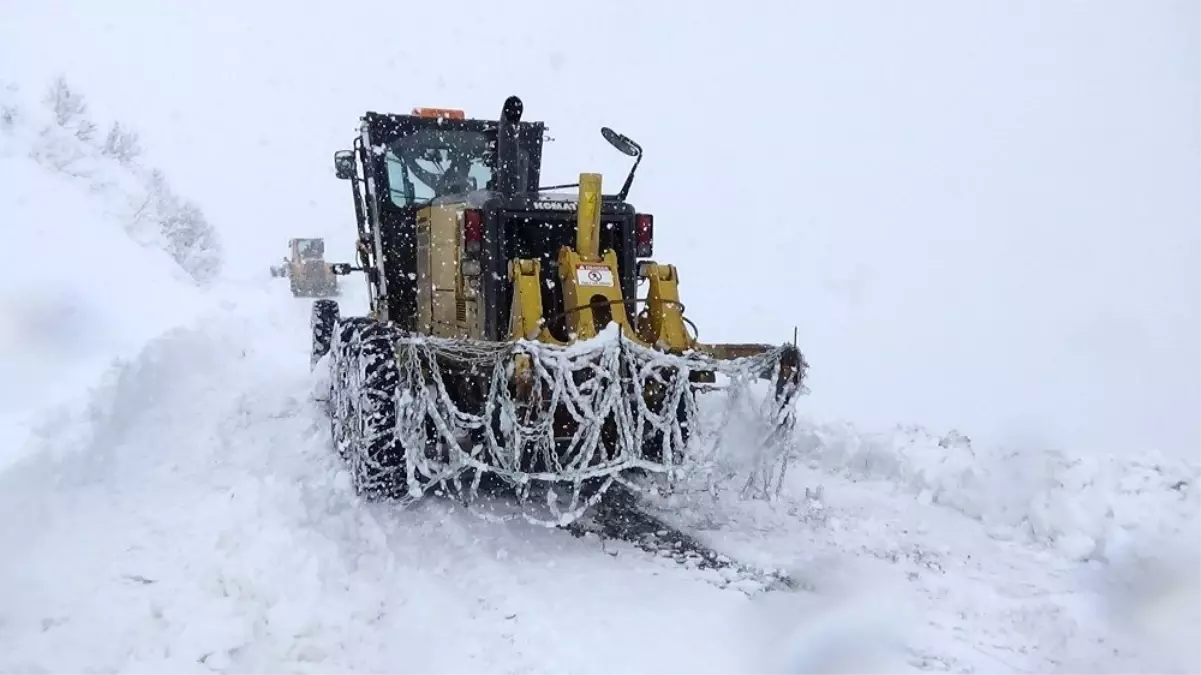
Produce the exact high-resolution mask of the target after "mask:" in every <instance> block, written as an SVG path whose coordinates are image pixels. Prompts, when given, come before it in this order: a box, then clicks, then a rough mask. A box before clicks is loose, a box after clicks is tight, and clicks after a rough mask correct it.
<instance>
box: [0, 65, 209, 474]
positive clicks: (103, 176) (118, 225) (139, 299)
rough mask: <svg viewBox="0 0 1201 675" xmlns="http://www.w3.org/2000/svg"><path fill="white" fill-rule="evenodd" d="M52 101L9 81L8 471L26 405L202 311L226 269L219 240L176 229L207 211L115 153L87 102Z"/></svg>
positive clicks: (56, 394) (5, 125) (5, 117)
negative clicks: (208, 286)
mask: <svg viewBox="0 0 1201 675" xmlns="http://www.w3.org/2000/svg"><path fill="white" fill-rule="evenodd" d="M53 90H54V89H53V87H52V88H50V89H48V93H49V92H51V91H53ZM50 99H51V97H50V96H47V100H46V101H44V102H43V101H41V100H39V98H38V96H37V95H34V94H33V93H31V92H29V91H27V90H23V89H22V88H19V87H17V86H16V85H14V84H11V83H8V84H6V83H4V82H2V81H0V209H2V211H0V222H2V223H3V225H4V226H3V244H4V250H5V251H6V255H5V256H4V264H3V271H2V272H0V279H2V282H0V316H3V320H2V321H0V365H2V366H3V368H2V372H3V373H4V376H3V378H0V411H2V412H0V427H2V428H0V434H3V435H0V466H3V465H4V464H6V463H7V462H8V461H10V460H11V459H12V457H14V456H15V455H16V454H18V452H19V450H20V449H21V448H22V447H24V446H23V444H22V442H21V438H23V434H24V433H26V432H27V428H26V424H27V423H28V421H29V414H31V413H32V412H33V411H36V410H39V409H40V408H41V407H43V406H45V405H48V404H51V403H54V402H57V401H62V400H65V399H66V398H71V397H73V396H75V395H77V394H78V393H79V392H80V390H81V388H82V387H85V386H86V385H87V384H89V383H90V382H92V381H94V380H95V379H96V378H97V377H98V376H99V375H100V373H101V372H102V370H103V369H104V368H106V367H107V366H108V365H109V363H110V361H111V359H112V358H114V357H116V356H119V355H121V354H129V353H135V352H136V350H137V349H138V348H139V347H140V346H141V345H142V343H144V342H145V341H146V340H147V339H148V338H150V337H152V336H154V335H156V334H157V333H159V332H161V331H162V330H163V329H165V328H166V327H168V326H172V325H175V324H177V323H178V322H179V321H181V320H183V319H184V318H186V317H188V316H190V315H192V314H193V313H194V312H195V311H196V307H197V306H199V305H202V304H203V303H204V302H207V300H205V298H204V296H203V295H202V294H201V292H200V290H199V288H198V287H197V282H198V281H203V282H209V281H211V280H213V279H214V278H215V276H216V272H217V270H218V257H219V249H217V248H216V247H215V245H214V244H215V242H214V241H209V240H202V239H199V238H197V237H196V236H195V235H196V232H194V231H193V232H182V231H181V230H180V228H179V227H178V226H179V225H180V224H181V223H182V222H183V221H184V219H183V218H182V216H190V217H193V218H199V219H200V220H198V221H194V222H191V223H189V224H190V225H200V226H203V225H204V223H203V216H202V215H201V214H200V212H199V210H198V209H196V207H195V206H194V205H191V204H189V203H187V202H183V201H181V200H179V199H178V198H177V197H176V196H175V195H173V194H172V193H171V192H170V190H169V188H168V187H167V185H166V183H165V181H164V180H163V177H162V175H161V174H158V173H155V172H153V171H151V170H149V169H146V168H144V167H141V166H140V165H138V164H137V163H136V162H134V161H132V159H131V158H129V157H128V156H127V155H125V154H121V153H118V152H115V150H116V149H115V148H113V147H110V146H109V145H108V144H107V142H108V141H110V139H112V137H111V136H108V135H106V133H105V131H104V130H102V129H97V128H96V127H95V125H94V123H93V122H91V121H90V120H88V119H87V117H86V115H85V113H86V110H84V109H81V103H82V99H74V100H73V103H72V104H71V105H73V106H74V107H72V108H71V109H70V110H65V107H64V106H67V104H65V103H63V102H62V101H59V102H58V106H59V108H60V110H62V111H64V112H62V115H61V117H59V116H58V114H57V113H56V110H55V102H54V101H53V100H50ZM109 130H110V131H111V127H110V128H109ZM128 140H129V138H128V137H127V138H126V141H127V142H128ZM126 150H128V148H126ZM181 234H182V235H185V236H180V235H181Z"/></svg>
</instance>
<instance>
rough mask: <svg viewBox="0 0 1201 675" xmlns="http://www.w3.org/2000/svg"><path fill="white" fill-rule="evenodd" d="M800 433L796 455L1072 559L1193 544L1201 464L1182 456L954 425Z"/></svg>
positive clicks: (1200, 506)
mask: <svg viewBox="0 0 1201 675" xmlns="http://www.w3.org/2000/svg"><path fill="white" fill-rule="evenodd" d="M801 436H802V438H801V448H800V451H799V456H800V458H801V460H802V461H804V462H806V463H808V464H809V466H811V467H812V468H819V469H822V470H824V471H827V472H831V473H834V474H838V475H843V476H847V477H850V478H853V479H883V480H886V481H889V482H892V483H893V484H895V485H896V486H898V487H899V488H901V489H903V490H907V491H909V492H911V493H912V494H913V495H915V496H916V497H917V498H918V499H920V500H922V501H927V502H932V503H938V504H942V505H945V506H948V507H950V508H953V509H955V510H957V511H959V512H961V513H963V514H965V515H967V516H969V517H971V518H974V519H976V520H979V521H981V522H982V523H984V524H985V525H986V526H987V527H988V528H990V533H991V534H992V535H993V536H994V537H997V538H1007V537H1012V536H1014V535H1016V534H1022V535H1025V536H1026V537H1028V538H1029V539H1032V540H1034V541H1036V542H1039V543H1043V544H1046V545H1050V546H1053V547H1055V548H1057V549H1059V550H1060V551H1061V552H1063V553H1064V554H1066V555H1068V556H1069V557H1072V558H1075V559H1079V560H1087V559H1096V560H1108V559H1112V558H1114V557H1118V556H1125V555H1129V554H1132V553H1133V551H1134V550H1135V549H1138V548H1142V547H1152V548H1160V547H1163V546H1168V545H1174V544H1173V543H1174V542H1177V543H1178V542H1187V543H1189V545H1195V544H1193V543H1192V542H1195V540H1196V534H1197V532H1198V527H1199V524H1201V518H1199V513H1201V493H1199V492H1198V486H1197V483H1198V480H1199V479H1201V467H1199V466H1198V464H1196V463H1194V462H1189V461H1187V460H1185V459H1182V458H1174V457H1169V456H1165V455H1162V454H1159V453H1154V452H1147V453H1145V454H1144V455H1142V456H1134V457H1132V456H1128V455H1126V456H1114V455H1098V456H1080V457H1072V456H1069V455H1066V454H1064V453H1062V452H1059V451H1045V450H1006V449H999V448H977V447H974V446H973V445H972V443H971V441H970V439H968V438H967V437H965V436H963V435H962V434H959V433H958V432H955V431H952V432H950V433H948V434H946V435H945V436H941V437H940V436H938V435H936V434H932V433H930V432H929V431H927V430H925V429H923V428H921V427H897V428H895V429H893V430H891V431H887V432H879V433H867V432H863V431H860V430H858V429H856V428H855V426H854V425H852V424H849V423H843V424H820V425H817V424H814V425H810V426H808V427H806V428H805V429H804V430H803V431H802V432H801Z"/></svg>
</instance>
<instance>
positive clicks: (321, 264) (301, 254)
mask: <svg viewBox="0 0 1201 675" xmlns="http://www.w3.org/2000/svg"><path fill="white" fill-rule="evenodd" d="M288 250H289V252H290V253H291V255H292V257H291V258H288V257H286V256H285V257H284V259H283V264H281V265H279V266H277V267H276V266H273V267H272V268H271V276H273V277H287V278H288V284H289V286H290V287H291V289H292V295H293V296H295V297H298V298H304V297H307V298H312V297H317V298H324V297H329V296H334V295H338V277H337V276H336V275H335V274H334V273H333V270H332V269H331V266H330V264H329V263H327V262H325V240H324V239H320V238H301V237H296V238H293V239H289V240H288Z"/></svg>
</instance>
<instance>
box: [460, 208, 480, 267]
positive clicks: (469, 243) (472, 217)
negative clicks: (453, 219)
mask: <svg viewBox="0 0 1201 675" xmlns="http://www.w3.org/2000/svg"><path fill="white" fill-rule="evenodd" d="M483 242H484V218H483V214H482V213H480V211H479V210H478V209H467V210H465V211H463V251H464V252H466V253H467V255H471V256H475V255H479V252H480V247H481V246H482V245H483Z"/></svg>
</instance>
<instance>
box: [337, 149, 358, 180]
mask: <svg viewBox="0 0 1201 675" xmlns="http://www.w3.org/2000/svg"><path fill="white" fill-rule="evenodd" d="M334 175H335V176H337V177H338V180H350V179H352V178H354V176H355V170H354V153H353V152H351V151H350V150H339V151H337V152H335V153H334Z"/></svg>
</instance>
